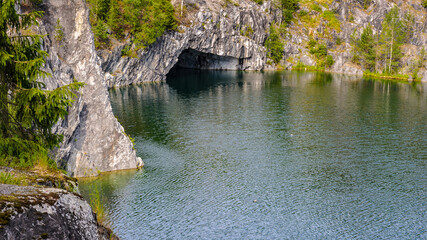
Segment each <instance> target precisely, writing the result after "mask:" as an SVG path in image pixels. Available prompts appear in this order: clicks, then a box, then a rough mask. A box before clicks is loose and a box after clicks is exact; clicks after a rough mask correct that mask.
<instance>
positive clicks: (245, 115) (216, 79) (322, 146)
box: [80, 70, 427, 239]
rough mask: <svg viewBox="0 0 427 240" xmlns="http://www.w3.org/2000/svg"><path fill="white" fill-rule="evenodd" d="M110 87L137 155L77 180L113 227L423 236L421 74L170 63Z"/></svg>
mask: <svg viewBox="0 0 427 240" xmlns="http://www.w3.org/2000/svg"><path fill="white" fill-rule="evenodd" d="M110 96H111V103H112V106H113V110H114V113H115V114H116V116H117V117H118V119H119V120H120V122H121V123H122V124H123V126H124V128H125V129H126V132H127V133H128V134H129V135H131V136H132V137H134V138H135V148H136V150H137V152H138V155H139V156H140V157H142V158H143V160H144V162H145V164H146V167H145V168H144V169H143V170H141V171H137V172H136V171H131V172H119V173H115V174H108V175H105V176H103V177H101V178H99V179H97V180H91V181H84V182H81V184H80V189H81V192H82V194H83V195H85V196H86V197H88V195H89V192H90V191H91V190H93V189H95V188H98V189H99V191H100V194H101V197H102V198H103V199H104V207H105V209H106V212H107V214H108V216H109V220H108V221H109V222H110V225H111V228H112V229H113V230H114V231H115V232H116V233H117V235H118V236H119V237H121V238H122V239H426V238H427V233H426V226H427V218H426V213H427V207H426V196H427V194H426V193H427V188H426V187H427V176H426V175H427V174H426V173H427V171H426V170H427V168H426V163H427V87H426V86H425V85H424V86H423V85H421V84H404V83H394V82H387V81H385V82H382V81H368V80H363V79H361V78H359V77H351V76H343V75H331V74H318V73H295V72H267V73H242V72H226V71H222V72H221V71H194V70H178V71H177V72H175V73H174V74H171V75H170V76H168V79H167V81H166V82H165V83H160V84H145V85H139V86H130V87H126V88H119V89H113V90H111V91H110ZM254 200H256V201H254Z"/></svg>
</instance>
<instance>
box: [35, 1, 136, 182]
mask: <svg viewBox="0 0 427 240" xmlns="http://www.w3.org/2000/svg"><path fill="white" fill-rule="evenodd" d="M37 8H39V9H40V10H42V11H44V16H43V19H42V20H41V24H40V26H39V27H38V28H37V29H36V31H39V32H41V33H42V34H44V35H45V36H46V37H45V38H44V48H45V50H46V51H47V52H48V53H49V58H48V59H47V62H46V66H45V71H46V72H48V73H50V77H48V78H46V79H43V81H44V82H45V83H46V86H47V89H53V88H56V87H59V86H62V85H65V84H68V83H71V82H72V81H80V82H84V83H86V85H85V86H84V87H83V88H82V89H81V90H80V94H79V97H78V98H77V99H76V101H75V103H74V104H73V106H72V107H71V108H70V110H69V115H68V116H67V117H66V118H65V119H63V120H62V121H60V122H59V123H58V124H57V126H56V127H55V131H56V133H59V134H63V135H64V141H63V143H62V145H61V146H60V147H59V148H58V149H57V150H56V151H55V154H54V155H55V158H56V159H57V162H58V165H60V166H62V167H64V168H65V169H66V170H67V171H68V173H69V174H70V175H72V176H76V177H82V176H93V175H98V174H99V172H104V171H113V170H120V169H130V168H137V167H140V166H142V164H143V163H142V160H141V159H140V158H139V157H137V156H136V153H135V151H134V150H133V145H132V143H131V141H130V140H129V138H128V137H127V135H126V134H125V132H124V129H123V127H122V126H121V125H120V123H119V122H118V121H117V119H116V118H115V117H114V115H113V113H112V109H111V105H110V100H109V96H108V92H107V86H106V85H105V83H104V81H103V76H104V75H103V72H102V70H101V68H100V65H99V58H98V57H97V55H96V51H95V47H94V39H93V34H92V33H91V27H90V23H89V10H88V8H87V7H86V3H85V1H84V0H67V1H56V0H44V1H43V2H42V3H41V5H39V6H38V7H37Z"/></svg>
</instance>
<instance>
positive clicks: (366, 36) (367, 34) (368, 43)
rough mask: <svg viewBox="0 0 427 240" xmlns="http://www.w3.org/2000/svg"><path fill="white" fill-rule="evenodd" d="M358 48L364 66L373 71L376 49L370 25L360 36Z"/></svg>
mask: <svg viewBox="0 0 427 240" xmlns="http://www.w3.org/2000/svg"><path fill="white" fill-rule="evenodd" d="M358 50H359V52H360V56H361V59H362V61H363V63H364V65H365V68H366V69H368V70H369V71H371V72H373V71H375V62H376V51H375V37H374V33H373V31H372V27H371V25H368V26H367V27H366V28H365V29H364V30H363V33H362V35H361V36H360V40H359V43H358Z"/></svg>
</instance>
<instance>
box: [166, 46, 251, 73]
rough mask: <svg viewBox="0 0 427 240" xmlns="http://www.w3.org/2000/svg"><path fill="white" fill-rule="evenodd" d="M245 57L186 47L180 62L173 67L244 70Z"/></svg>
mask: <svg viewBox="0 0 427 240" xmlns="http://www.w3.org/2000/svg"><path fill="white" fill-rule="evenodd" d="M243 63H244V60H243V59H239V58H234V57H229V56H219V55H216V54H212V53H204V52H200V51H197V50H194V49H186V50H184V51H182V53H181V54H180V55H179V57H178V62H177V63H176V64H175V66H174V67H173V68H172V71H173V70H174V69H176V68H187V69H200V70H202V69H211V70H242V69H243Z"/></svg>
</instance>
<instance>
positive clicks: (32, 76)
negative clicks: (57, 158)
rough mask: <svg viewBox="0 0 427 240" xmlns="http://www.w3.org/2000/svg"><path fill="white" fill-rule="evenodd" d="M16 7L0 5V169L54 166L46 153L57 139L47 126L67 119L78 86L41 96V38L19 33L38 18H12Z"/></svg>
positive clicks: (13, 0)
mask: <svg viewBox="0 0 427 240" xmlns="http://www.w3.org/2000/svg"><path fill="white" fill-rule="evenodd" d="M17 3H19V1H17V0H4V1H2V4H1V5H0V8H1V13H2V14H1V16H0V59H1V60H0V165H4V166H11V167H21V168H28V167H32V166H34V165H35V164H36V163H37V162H40V161H42V162H47V163H49V165H50V166H54V165H55V164H54V161H53V160H51V159H50V158H49V156H48V151H49V149H51V148H53V147H56V146H58V144H59V143H60V142H61V141H62V136H61V135H57V134H54V133H52V130H51V129H52V126H53V125H54V124H55V123H56V122H57V121H58V120H59V118H62V117H64V116H65V115H66V114H67V108H68V107H69V106H70V105H71V103H72V102H73V98H74V97H75V96H76V91H77V90H78V89H79V88H80V87H82V86H83V84H82V83H77V82H75V83H72V84H69V85H66V86H63V87H60V88H57V89H55V90H52V91H47V90H42V89H43V88H44V87H45V86H44V84H43V83H42V82H40V81H38V79H39V78H40V77H44V76H46V75H48V74H47V73H45V72H43V71H42V70H41V69H40V68H41V67H42V66H43V65H44V64H45V58H46V57H47V53H46V52H45V51H43V50H41V44H42V37H43V36H41V35H36V34H29V33H28V32H29V31H25V30H27V29H28V28H30V27H31V26H32V25H34V24H37V21H36V20H37V18H40V17H41V16H42V14H43V13H42V12H38V11H35V12H30V13H26V14H18V13H17V12H16V10H15V4H17ZM24 31H25V32H24ZM24 33H25V34H24Z"/></svg>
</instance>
